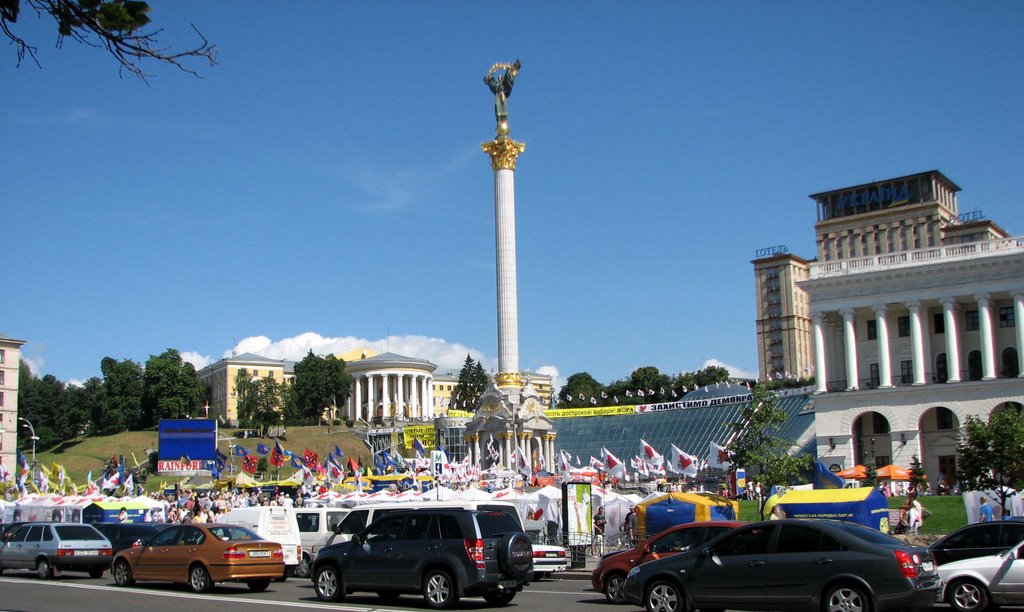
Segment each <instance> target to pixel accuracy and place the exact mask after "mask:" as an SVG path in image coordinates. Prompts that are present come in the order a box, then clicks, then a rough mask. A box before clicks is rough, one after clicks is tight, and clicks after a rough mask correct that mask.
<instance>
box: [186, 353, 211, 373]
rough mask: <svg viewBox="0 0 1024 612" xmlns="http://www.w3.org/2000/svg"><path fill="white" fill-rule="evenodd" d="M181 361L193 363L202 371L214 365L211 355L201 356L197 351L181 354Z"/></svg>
mask: <svg viewBox="0 0 1024 612" xmlns="http://www.w3.org/2000/svg"><path fill="white" fill-rule="evenodd" d="M181 360H182V361H185V362H187V363H191V364H192V366H193V367H195V369H197V370H201V369H203V368H205V367H206V366H208V365H210V364H211V363H213V358H212V357H210V356H209V355H200V354H199V353H197V352H195V351H184V352H183V353H181Z"/></svg>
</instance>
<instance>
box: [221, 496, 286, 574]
mask: <svg viewBox="0 0 1024 612" xmlns="http://www.w3.org/2000/svg"><path fill="white" fill-rule="evenodd" d="M221 522H224V523H231V524H233V525H241V526H242V527H248V528H249V529H252V530H253V531H255V532H256V533H257V534H259V536H260V537H261V538H263V539H265V540H268V541H270V542H277V543H278V544H280V545H281V548H282V549H283V550H284V564H285V575H286V576H287V575H291V574H293V573H294V572H295V568H296V567H297V566H298V565H299V560H300V559H302V536H301V535H300V534H299V523H298V521H296V519H295V508H285V507H284V506H253V507H251V508H232V509H230V510H228V511H227V513H226V514H225V515H224V518H223V519H221Z"/></svg>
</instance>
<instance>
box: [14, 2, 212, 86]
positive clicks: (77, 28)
mask: <svg viewBox="0 0 1024 612" xmlns="http://www.w3.org/2000/svg"><path fill="white" fill-rule="evenodd" d="M22 6H28V7H29V8H31V9H33V10H34V11H35V13H36V15H37V17H49V18H52V19H53V20H54V21H55V23H56V29H57V46H58V47H60V46H61V43H62V42H63V41H64V39H65V38H70V39H71V40H73V41H75V42H78V43H82V44H84V45H86V46H89V47H97V48H102V49H106V51H107V52H108V53H110V54H111V55H113V56H114V58H115V59H116V60H117V61H118V63H120V64H121V70H124V71H127V72H129V73H130V74H134V75H135V76H137V77H138V78H140V79H142V80H145V79H146V77H147V76H150V75H148V74H146V73H145V72H144V71H143V69H142V66H141V63H142V62H143V61H145V60H151V61H156V62H162V63H165V64H170V65H172V66H175V67H176V68H178V69H179V70H182V71H183V72H187V73H189V74H192V75H195V76H198V73H197V72H196V71H195V70H193V69H191V68H189V67H188V66H187V65H186V64H185V63H184V62H187V61H190V60H193V59H196V58H201V59H203V60H206V61H209V62H210V65H211V66H213V65H216V63H217V56H216V51H217V46H216V45H214V44H212V43H210V42H209V41H208V40H206V38H204V37H203V35H202V34H201V33H200V32H199V30H198V29H196V27H195V26H192V29H193V30H194V31H195V33H196V35H197V36H198V37H199V42H198V43H197V44H196V45H195V46H194V47H192V48H189V49H185V50H184V51H173V50H171V49H170V48H169V47H163V46H161V44H160V42H159V40H158V39H157V35H158V34H159V33H160V30H159V29H156V30H154V29H150V30H149V31H146V28H147V26H150V18H149V12H150V8H149V4H148V3H146V2H141V1H138V0H0V32H3V34H4V35H5V36H6V37H7V39H8V40H9V41H10V42H11V43H12V44H13V45H14V48H15V50H16V53H17V56H18V64H19V65H20V64H21V62H22V60H24V59H25V56H26V55H27V56H29V57H31V58H32V60H33V61H34V62H35V63H36V65H39V60H38V59H37V58H36V52H37V48H36V47H35V46H34V45H32V44H29V42H28V41H26V40H25V39H24V38H22V37H21V35H20V34H18V33H17V22H18V17H19V16H20V13H21V8H22Z"/></svg>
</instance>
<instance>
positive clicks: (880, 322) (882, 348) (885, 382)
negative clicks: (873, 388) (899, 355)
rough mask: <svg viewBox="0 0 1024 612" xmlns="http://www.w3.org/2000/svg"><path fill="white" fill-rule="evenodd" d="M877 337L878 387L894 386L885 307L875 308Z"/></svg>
mask: <svg viewBox="0 0 1024 612" xmlns="http://www.w3.org/2000/svg"><path fill="white" fill-rule="evenodd" d="M872 310H874V311H875V321H876V323H875V335H876V336H877V337H878V386H879V387H880V388H882V389H888V388H889V387H891V386H892V362H891V361H890V360H891V357H890V356H889V322H888V321H887V320H886V318H885V305H884V304H883V305H881V306H875V307H874V308H873V309H872Z"/></svg>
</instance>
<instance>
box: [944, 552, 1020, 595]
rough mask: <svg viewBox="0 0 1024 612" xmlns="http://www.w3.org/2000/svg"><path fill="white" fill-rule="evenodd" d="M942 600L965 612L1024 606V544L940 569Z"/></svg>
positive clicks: (949, 564)
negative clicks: (1006, 606) (1007, 606)
mask: <svg viewBox="0 0 1024 612" xmlns="http://www.w3.org/2000/svg"><path fill="white" fill-rule="evenodd" d="M939 576H940V577H941V578H942V592H941V593H940V595H939V599H940V600H941V601H945V602H946V603H948V604H949V605H950V607H951V608H953V609H954V610H959V611H961V612H981V611H982V610H986V609H988V608H990V607H995V606H999V605H1004V604H1006V605H1020V604H1022V603H1024V542H1020V543H1019V544H1017V545H1016V546H1014V547H1013V548H1011V549H1010V550H1008V551H1006V552H1002V553H999V554H996V555H987V556H984V557H974V558H971V559H962V560H960V561H953V562H950V563H947V564H945V565H940V566H939Z"/></svg>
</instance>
